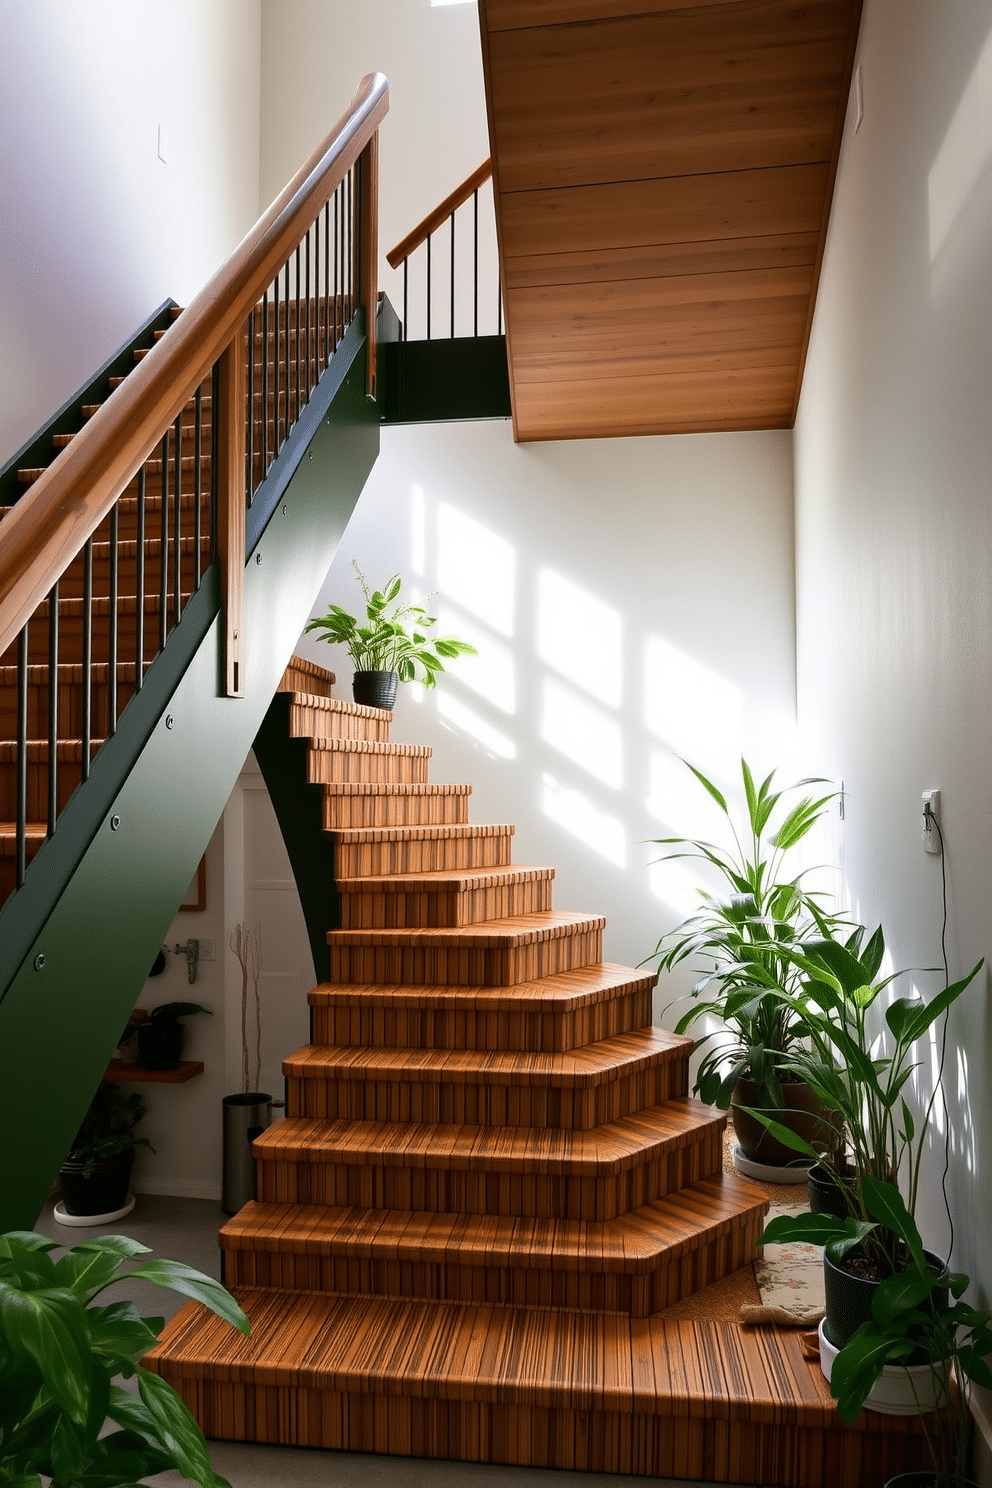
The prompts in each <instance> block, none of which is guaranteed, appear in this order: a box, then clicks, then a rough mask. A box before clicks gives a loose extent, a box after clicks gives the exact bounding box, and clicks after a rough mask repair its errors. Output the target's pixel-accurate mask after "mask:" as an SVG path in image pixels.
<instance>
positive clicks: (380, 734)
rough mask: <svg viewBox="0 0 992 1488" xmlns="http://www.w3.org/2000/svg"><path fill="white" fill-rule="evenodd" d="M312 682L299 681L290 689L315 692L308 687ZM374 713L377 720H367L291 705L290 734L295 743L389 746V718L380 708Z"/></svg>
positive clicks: (320, 709)
mask: <svg viewBox="0 0 992 1488" xmlns="http://www.w3.org/2000/svg"><path fill="white" fill-rule="evenodd" d="M312 681H313V678H309V677H301V678H300V679H299V681H298V682H294V684H293V686H294V687H295V688H296V689H297V690H299V691H300V692H316V691H317V689H316V688H315V687H311V686H309V685H308V684H309V683H311V682H312ZM344 690H345V691H347V690H348V689H347V688H346V689H344ZM321 695H323V694H321ZM328 695H329V694H328ZM376 713H377V714H378V717H367V716H365V715H364V714H361V713H338V712H329V711H327V710H326V709H323V708H310V707H307V705H306V704H305V703H294V705H293V706H292V708H291V709H290V714H289V732H290V735H291V737H292V738H294V739H368V740H370V741H371V742H372V743H374V744H388V743H389V715H388V714H387V713H385V712H383V710H382V709H379V708H377V709H376Z"/></svg>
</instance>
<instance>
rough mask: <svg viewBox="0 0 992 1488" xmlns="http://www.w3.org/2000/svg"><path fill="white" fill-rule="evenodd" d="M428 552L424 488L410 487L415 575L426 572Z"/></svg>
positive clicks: (411, 548)
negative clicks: (425, 559)
mask: <svg viewBox="0 0 992 1488" xmlns="http://www.w3.org/2000/svg"><path fill="white" fill-rule="evenodd" d="M426 551H427V519H426V515H425V511H424V488H423V486H411V487H410V568H411V570H412V572H413V573H415V574H418V575H422V574H423V572H424V555H425V553H426Z"/></svg>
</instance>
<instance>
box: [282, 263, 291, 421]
mask: <svg viewBox="0 0 992 1488" xmlns="http://www.w3.org/2000/svg"><path fill="white" fill-rule="evenodd" d="M285 269H286V272H285V274H284V276H283V300H284V301H285V308H286V422H285V430H286V433H285V438H286V439H288V438H289V429H290V422H289V414H290V408H291V407H292V404H291V400H290V393H291V391H292V388H291V384H292V381H293V379H292V375H291V374H292V370H293V363H292V359H291V358H290V355H289V335H290V332H289V259H288V258H287V260H286V265H285Z"/></svg>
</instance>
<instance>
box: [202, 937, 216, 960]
mask: <svg viewBox="0 0 992 1488" xmlns="http://www.w3.org/2000/svg"><path fill="white" fill-rule="evenodd" d="M200 960H201V961H216V960H217V942H216V941H215V940H201V941H200Z"/></svg>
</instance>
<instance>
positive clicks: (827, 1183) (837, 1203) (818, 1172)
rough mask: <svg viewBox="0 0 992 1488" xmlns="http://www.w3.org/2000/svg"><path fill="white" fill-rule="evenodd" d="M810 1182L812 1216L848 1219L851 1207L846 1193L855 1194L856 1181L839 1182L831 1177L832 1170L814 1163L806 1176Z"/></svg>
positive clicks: (846, 1179) (841, 1180) (845, 1180)
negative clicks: (825, 1215)
mask: <svg viewBox="0 0 992 1488" xmlns="http://www.w3.org/2000/svg"><path fill="white" fill-rule="evenodd" d="M806 1177H807V1180H808V1182H809V1207H810V1213H811V1214H833V1215H835V1216H836V1218H837V1219H846V1218H847V1216H848V1215H849V1214H850V1213H851V1206H850V1205H849V1204H848V1202H847V1199H846V1198H845V1196H844V1195H845V1191H846V1192H848V1193H852V1194H853V1192H854V1179H853V1178H842V1179H840V1181H839V1182H838V1180H837V1179H836V1178H832V1177H831V1175H830V1169H829V1168H825V1167H824V1166H823V1164H822V1163H814V1164H813V1166H812V1167H811V1168H810V1170H809V1172H808V1173H807V1175H806Z"/></svg>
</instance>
